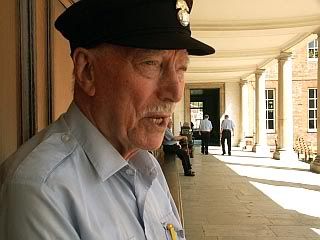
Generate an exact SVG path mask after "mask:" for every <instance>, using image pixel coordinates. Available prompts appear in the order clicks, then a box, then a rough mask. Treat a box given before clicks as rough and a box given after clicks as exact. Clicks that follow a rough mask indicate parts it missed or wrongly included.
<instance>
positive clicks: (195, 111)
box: [190, 102, 203, 129]
mask: <svg viewBox="0 0 320 240" xmlns="http://www.w3.org/2000/svg"><path fill="white" fill-rule="evenodd" d="M190 111H191V122H193V124H194V126H193V128H194V129H197V128H199V125H200V121H201V120H202V119H203V102H190Z"/></svg>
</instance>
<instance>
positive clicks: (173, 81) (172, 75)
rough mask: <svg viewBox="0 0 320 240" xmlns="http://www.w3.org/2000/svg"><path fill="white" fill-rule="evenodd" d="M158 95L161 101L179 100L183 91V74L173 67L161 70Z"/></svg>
mask: <svg viewBox="0 0 320 240" xmlns="http://www.w3.org/2000/svg"><path fill="white" fill-rule="evenodd" d="M159 86H160V87H159V91H158V97H159V98H160V100H162V101H168V102H179V101H180V100H181V98H182V96H183V92H184V76H183V75H182V76H181V74H180V75H179V74H178V73H177V71H176V69H174V68H173V67H172V68H171V67H170V68H168V69H166V71H164V72H163V74H162V76H161V79H160V81H159Z"/></svg>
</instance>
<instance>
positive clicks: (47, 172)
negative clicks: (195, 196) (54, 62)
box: [0, 104, 185, 240]
mask: <svg viewBox="0 0 320 240" xmlns="http://www.w3.org/2000/svg"><path fill="white" fill-rule="evenodd" d="M9 160H10V161H12V163H16V162H17V163H18V165H17V168H16V170H15V172H14V173H13V174H12V176H11V178H10V179H9V180H8V181H7V182H6V184H5V185H4V188H3V189H2V190H3V192H2V197H3V198H2V200H1V202H0V204H1V205H0V207H1V210H0V239H2V240H21V239H23V240H49V239H50V240H51V239H52V240H75V239H85V240H127V239H130V240H133V239H136V240H142V239H148V240H157V239H159V240H160V239H161V240H162V239H170V237H169V236H170V235H169V232H168V231H167V230H166V229H165V228H166V226H167V224H169V223H171V224H173V226H174V228H175V230H176V231H177V233H178V239H180V240H181V239H183V240H184V239H185V238H184V231H183V229H182V227H181V223H180V220H179V215H178V212H177V209H176V206H175V204H174V202H173V199H172V197H171V194H170V192H169V189H168V186H167V183H166V180H165V178H164V175H163V173H162V171H161V168H160V166H159V164H158V162H157V160H156V159H155V158H154V157H153V156H152V155H151V154H149V153H148V152H147V151H142V150H141V151H139V152H138V153H137V154H135V155H134V157H132V159H130V160H129V161H126V160H124V159H123V158H122V156H121V155H120V154H119V153H118V152H117V151H116V150H115V149H114V148H113V146H112V145H111V144H110V143H109V142H108V141H107V140H106V139H105V138H104V137H103V135H102V134H101V133H100V132H99V131H98V130H97V129H96V128H95V127H94V126H93V125H92V124H91V123H90V122H89V121H88V120H87V118H86V117H85V116H84V115H83V114H82V113H81V112H80V111H79V109H78V108H77V107H76V105H75V104H72V105H71V106H70V108H69V110H68V112H67V113H66V114H64V115H62V116H61V117H60V118H59V120H58V121H56V122H55V123H54V124H52V125H51V126H50V127H48V128H47V129H45V130H44V131H42V132H41V133H39V134H37V135H36V136H35V137H34V138H33V139H31V140H30V141H29V142H27V143H26V144H25V145H24V146H23V147H22V148H20V149H19V151H18V152H17V153H15V154H14V155H13V156H12V157H11V158H10V159H9Z"/></svg>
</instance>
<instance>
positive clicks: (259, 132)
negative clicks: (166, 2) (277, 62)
mask: <svg viewBox="0 0 320 240" xmlns="http://www.w3.org/2000/svg"><path fill="white" fill-rule="evenodd" d="M255 77H256V89H255V97H256V99H255V101H256V102H255V104H256V111H255V112H256V114H255V119H256V136H255V145H254V146H253V149H252V151H253V152H256V153H257V154H259V155H261V156H266V157H268V156H269V155H270V148H269V147H268V146H267V131H266V98H265V88H266V87H265V86H266V83H265V69H258V70H257V71H256V72H255Z"/></svg>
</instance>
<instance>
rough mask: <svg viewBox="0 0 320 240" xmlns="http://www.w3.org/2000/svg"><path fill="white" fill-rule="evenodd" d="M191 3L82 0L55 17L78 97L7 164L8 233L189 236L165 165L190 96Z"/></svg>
mask: <svg viewBox="0 0 320 240" xmlns="http://www.w3.org/2000/svg"><path fill="white" fill-rule="evenodd" d="M190 10H191V4H190V3H189V4H187V3H186V2H185V1H183V0H178V1H174V0H123V1H118V0H117V1H116V0H81V1H79V2H77V3H75V4H73V5H72V6H71V7H70V8H68V9H67V10H66V11H65V12H64V13H63V14H62V15H61V16H59V18H58V19H57V21H56V23H55V26H56V28H57V29H58V30H59V31H60V32H61V33H62V34H63V36H64V37H65V38H67V39H68V40H69V42H70V46H71V57H72V60H73V63H74V78H75V86H74V101H73V103H72V104H71V106H70V107H69V109H68V111H67V112H66V113H65V114H63V115H62V116H61V117H60V118H59V119H58V120H57V121H56V122H55V123H53V124H52V125H51V126H49V127H48V128H47V129H45V130H43V131H42V132H40V133H39V134H37V135H36V136H35V137H34V138H32V139H31V140H30V141H29V142H27V143H26V144H25V145H24V146H23V147H21V148H20V149H19V150H18V151H17V153H15V154H14V155H13V156H12V157H10V159H8V160H7V161H6V162H5V164H4V165H2V166H1V172H0V173H1V175H0V179H1V181H2V188H1V212H0V239H3V240H18V239H24V240H38V239H39V240H40V239H41V240H49V239H63V240H71V239H72V240H75V239H86V240H98V239H101V240H102V239H103V240H107V239H110V240H118V239H119V240H120V239H139V240H142V239H148V240H157V239H185V236H184V231H183V229H182V226H181V222H180V219H179V215H178V213H177V209H176V206H175V205H174V202H173V200H172V197H171V195H170V192H169V189H168V186H167V184H166V180H165V178H164V175H163V173H162V171H161V169H160V167H159V164H158V162H157V161H156V159H154V157H153V156H152V155H150V154H149V153H148V151H147V150H152V149H156V148H158V147H159V146H160V145H161V142H162V139H163V136H164V131H165V129H166V126H167V124H168V121H169V118H170V116H171V115H172V113H173V110H174V105H175V103H176V102H178V101H179V100H180V99H181V97H182V94H183V88H184V73H185V71H186V70H187V65H188V61H189V59H188V54H191V55H206V54H211V53H213V52H214V49H213V48H211V47H210V46H208V45H206V44H204V43H201V42H199V41H197V40H195V39H193V38H192V37H191V32H190V25H189V12H190Z"/></svg>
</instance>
